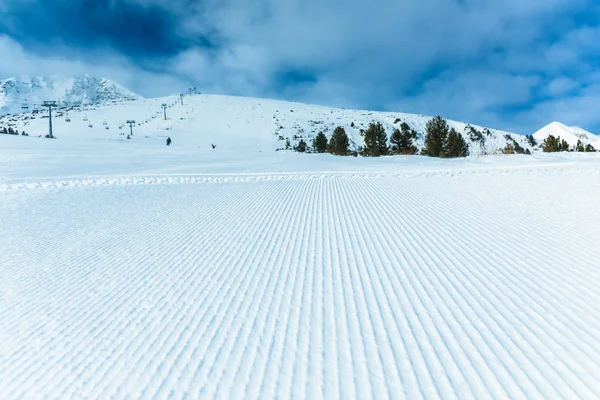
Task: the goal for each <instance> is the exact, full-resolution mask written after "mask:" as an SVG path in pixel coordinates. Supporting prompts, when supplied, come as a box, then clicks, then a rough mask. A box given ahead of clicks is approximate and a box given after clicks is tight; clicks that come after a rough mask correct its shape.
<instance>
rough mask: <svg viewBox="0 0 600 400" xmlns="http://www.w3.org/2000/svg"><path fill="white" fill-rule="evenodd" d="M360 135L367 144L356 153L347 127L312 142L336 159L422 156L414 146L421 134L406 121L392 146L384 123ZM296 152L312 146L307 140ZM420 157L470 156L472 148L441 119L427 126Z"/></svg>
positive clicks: (301, 142) (394, 134)
mask: <svg viewBox="0 0 600 400" xmlns="http://www.w3.org/2000/svg"><path fill="white" fill-rule="evenodd" d="M360 136H361V137H362V138H363V145H362V146H360V147H359V148H358V151H352V150H350V139H349V138H348V135H347V134H346V130H345V129H344V128H343V127H341V126H338V127H337V128H335V130H334V131H333V134H332V135H331V138H329V139H327V136H325V134H324V133H323V132H319V133H318V134H317V136H316V137H315V138H314V140H313V142H312V147H313V151H314V152H316V153H330V154H334V155H336V156H348V155H353V156H358V155H361V156H364V157H379V156H386V155H397V154H406V155H413V154H419V149H418V148H417V146H415V143H414V141H415V139H416V138H417V131H415V130H414V129H412V128H411V127H410V126H409V125H408V124H407V123H406V122H403V123H402V124H401V125H400V128H399V129H395V130H394V132H393V133H392V134H391V136H390V138H389V143H390V144H388V135H387V133H386V131H385V128H384V127H383V125H382V124H381V122H371V123H370V124H369V126H368V128H367V129H364V130H363V129H361V131H360ZM294 149H295V150H296V151H298V152H301V153H304V152H306V151H308V150H309V149H308V144H307V143H306V142H305V141H304V140H303V139H301V140H300V142H299V143H298V145H297V146H296V147H295V148H294ZM420 154H422V155H427V156H429V157H448V158H451V157H466V156H468V155H469V146H468V144H467V142H466V141H465V139H464V138H463V136H462V135H461V134H460V133H459V132H457V131H456V130H455V129H454V128H451V129H450V127H449V126H448V123H447V122H446V120H445V119H443V118H442V117H440V116H437V117H435V118H433V119H431V120H430V121H429V122H428V123H427V127H426V134H425V146H424V147H423V149H422V150H421V152H420Z"/></svg>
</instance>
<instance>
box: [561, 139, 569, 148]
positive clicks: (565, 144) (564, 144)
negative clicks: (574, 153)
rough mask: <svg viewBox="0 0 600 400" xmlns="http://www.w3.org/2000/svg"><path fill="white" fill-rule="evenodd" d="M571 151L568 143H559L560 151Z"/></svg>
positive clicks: (563, 140)
mask: <svg viewBox="0 0 600 400" xmlns="http://www.w3.org/2000/svg"><path fill="white" fill-rule="evenodd" d="M569 150H571V149H570V147H569V143H567V141H566V140H565V139H562V140H561V141H560V151H569Z"/></svg>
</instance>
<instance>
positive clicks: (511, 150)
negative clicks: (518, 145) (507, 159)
mask: <svg viewBox="0 0 600 400" xmlns="http://www.w3.org/2000/svg"><path fill="white" fill-rule="evenodd" d="M502 153H503V154H515V147H514V146H513V145H512V144H510V143H507V144H506V147H504V149H503V150H502Z"/></svg>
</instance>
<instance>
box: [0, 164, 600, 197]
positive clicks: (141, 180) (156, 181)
mask: <svg viewBox="0 0 600 400" xmlns="http://www.w3.org/2000/svg"><path fill="white" fill-rule="evenodd" d="M515 172H518V173H521V174H540V173H545V174H557V173H563V174H564V173H572V174H578V175H579V174H588V175H600V167H599V166H596V165H592V166H586V167H584V168H582V167H581V165H578V164H576V163H569V164H564V165H562V166H557V165H553V164H550V165H536V166H528V165H526V166H508V167H500V168H498V167H492V168H489V169H486V168H477V169H474V168H470V169H469V168H465V169H450V170H448V169H446V170H424V171H418V170H416V171H405V172H389V171H382V172H364V171H335V172H329V171H325V172H272V173H226V174H224V173H221V174H189V173H188V174H154V175H152V174H144V175H124V176H118V175H110V176H83V177H81V176H69V177H62V178H61V177H52V178H48V179H43V180H40V179H39V178H34V179H19V180H18V181H16V182H9V183H2V184H0V193H2V192H14V191H23V190H35V189H64V188H70V187H71V188H73V187H92V186H132V185H161V184H192V183H231V182H260V181H280V180H306V179H329V178H334V179H335V178H364V179H373V178H440V177H443V178H449V177H457V176H465V175H471V176H472V175H476V176H481V175H513V174H514V173H515Z"/></svg>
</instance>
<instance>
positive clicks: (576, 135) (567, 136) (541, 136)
mask: <svg viewBox="0 0 600 400" xmlns="http://www.w3.org/2000/svg"><path fill="white" fill-rule="evenodd" d="M550 135H552V136H554V137H559V136H560V138H561V139H564V140H565V141H566V142H567V143H569V146H575V145H576V144H577V141H579V140H581V142H582V143H583V144H584V145H586V144H591V145H592V146H594V147H596V146H598V144H600V136H598V135H594V134H593V133H591V132H588V131H586V130H585V129H583V128H580V127H578V126H567V125H565V124H562V123H560V122H557V121H554V122H552V123H550V124H548V125H546V126H545V127H543V128H542V129H540V130H539V131H537V132H536V133H534V134H533V137H534V138H535V139H536V140H538V141H539V142H542V141H544V140H545V139H546V138H547V137H548V136H550Z"/></svg>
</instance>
